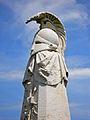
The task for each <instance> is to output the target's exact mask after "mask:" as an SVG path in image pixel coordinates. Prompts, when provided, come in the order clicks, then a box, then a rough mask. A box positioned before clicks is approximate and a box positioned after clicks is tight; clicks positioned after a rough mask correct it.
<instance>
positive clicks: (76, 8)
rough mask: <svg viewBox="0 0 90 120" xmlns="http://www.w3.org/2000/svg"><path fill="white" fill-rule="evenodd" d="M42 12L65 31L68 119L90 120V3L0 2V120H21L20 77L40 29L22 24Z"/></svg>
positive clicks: (77, 0)
mask: <svg viewBox="0 0 90 120" xmlns="http://www.w3.org/2000/svg"><path fill="white" fill-rule="evenodd" d="M42 11H50V12H52V13H54V14H55V15H57V16H58V17H59V18H60V19H61V20H62V22H63V23H64V25H65V28H66V31H67V49H66V52H65V58H66V63H67V66H68V69H69V72H70V75H69V83H68V86H67V93H68V97H69V104H70V110H71V118H72V120H90V94H89V91H90V85H89V84H90V40H89V34H90V1H89V0H55V1H54V0H0V120H19V118H20V111H21V104H22V100H23V94H24V88H23V86H22V79H23V74H24V71H25V67H26V64H27V61H28V58H29V53H30V48H31V43H32V40H33V36H34V34H35V33H36V31H37V30H38V26H39V25H37V24H36V23H35V22H32V23H30V24H28V25H26V24H25V21H26V20H27V19H28V18H29V17H30V16H32V15H34V14H37V13H38V12H42Z"/></svg>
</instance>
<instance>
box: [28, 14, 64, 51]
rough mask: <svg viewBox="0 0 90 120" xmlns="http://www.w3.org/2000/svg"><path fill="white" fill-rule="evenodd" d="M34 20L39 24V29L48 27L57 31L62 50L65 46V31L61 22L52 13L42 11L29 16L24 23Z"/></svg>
mask: <svg viewBox="0 0 90 120" xmlns="http://www.w3.org/2000/svg"><path fill="white" fill-rule="evenodd" d="M31 21H36V22H37V23H38V24H40V29H43V28H50V29H52V30H53V31H54V32H56V33H57V35H58V37H59V39H60V40H61V42H62V49H63V50H64V49H65V47H66V32H65V29H64V26H63V24H62V22H61V21H60V20H59V19H58V18H57V17H56V16H55V15H53V14H52V13H48V12H44V13H39V14H37V15H35V16H33V17H31V18H30V19H29V20H27V21H26V24H27V23H29V22H31Z"/></svg>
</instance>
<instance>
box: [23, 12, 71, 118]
mask: <svg viewBox="0 0 90 120" xmlns="http://www.w3.org/2000/svg"><path fill="white" fill-rule="evenodd" d="M31 21H36V22H37V23H39V24H40V29H39V31H38V32H37V33H36V34H35V36H34V40H33V42H32V48H31V53H30V59H29V61H28V64H27V67H26V71H25V74H24V79H23V86H24V88H25V93H24V100H23V105H22V112H21V120H70V112H69V105H68V99H67V93H66V86H67V83H68V70H67V67H66V64H65V60H64V51H65V48H66V33H65V30H64V26H63V24H62V22H61V21H60V20H59V19H58V18H57V17H56V16H55V15H53V14H52V13H48V12H44V13H39V14H37V15H35V16H33V17H31V18H30V19H29V20H27V21H26V24H27V23H29V22H31Z"/></svg>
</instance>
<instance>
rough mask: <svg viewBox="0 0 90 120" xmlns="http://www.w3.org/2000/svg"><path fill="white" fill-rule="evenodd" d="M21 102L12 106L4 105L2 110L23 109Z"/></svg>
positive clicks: (0, 108)
mask: <svg viewBox="0 0 90 120" xmlns="http://www.w3.org/2000/svg"><path fill="white" fill-rule="evenodd" d="M21 106H22V105H21V104H19V105H12V106H5V107H4V106H3V107H0V110H20V109H21Z"/></svg>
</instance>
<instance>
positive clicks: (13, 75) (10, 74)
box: [0, 70, 24, 81]
mask: <svg viewBox="0 0 90 120" xmlns="http://www.w3.org/2000/svg"><path fill="white" fill-rule="evenodd" d="M23 74H24V73H23V72H22V71H19V70H18V71H6V72H0V81H3V80H4V81H8V80H18V79H20V80H22V79H23Z"/></svg>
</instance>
